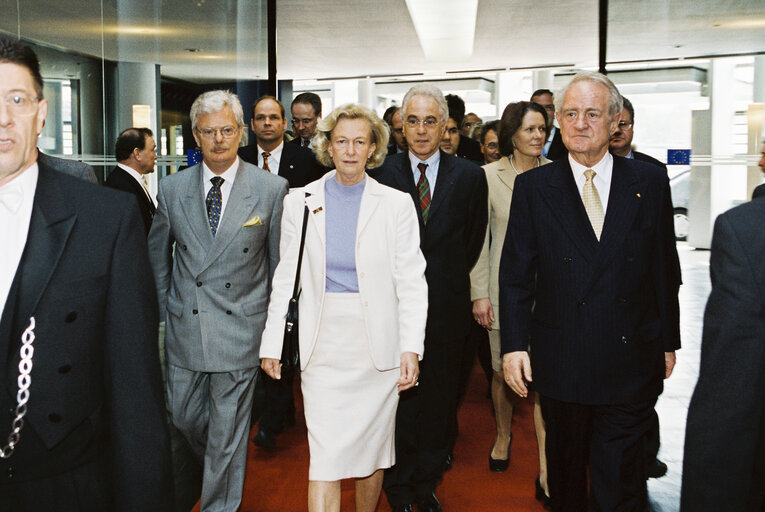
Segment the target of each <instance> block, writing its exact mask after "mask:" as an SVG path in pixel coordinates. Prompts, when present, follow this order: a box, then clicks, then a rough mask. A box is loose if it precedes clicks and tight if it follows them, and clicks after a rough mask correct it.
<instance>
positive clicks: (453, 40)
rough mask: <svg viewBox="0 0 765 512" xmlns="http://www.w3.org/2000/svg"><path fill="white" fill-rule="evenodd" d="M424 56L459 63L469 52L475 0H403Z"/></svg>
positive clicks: (473, 24)
mask: <svg viewBox="0 0 765 512" xmlns="http://www.w3.org/2000/svg"><path fill="white" fill-rule="evenodd" d="M406 6H407V8H408V9H409V16H411V18H412V23H413V24H414V28H415V30H416V31H417V38H418V39H419V40H420V46H421V47H422V51H423V53H425V58H426V59H427V60H429V61H435V62H459V61H463V60H466V59H469V58H470V57H471V56H472V55H473V43H474V40H475V20H476V13H477V12H478V0H406Z"/></svg>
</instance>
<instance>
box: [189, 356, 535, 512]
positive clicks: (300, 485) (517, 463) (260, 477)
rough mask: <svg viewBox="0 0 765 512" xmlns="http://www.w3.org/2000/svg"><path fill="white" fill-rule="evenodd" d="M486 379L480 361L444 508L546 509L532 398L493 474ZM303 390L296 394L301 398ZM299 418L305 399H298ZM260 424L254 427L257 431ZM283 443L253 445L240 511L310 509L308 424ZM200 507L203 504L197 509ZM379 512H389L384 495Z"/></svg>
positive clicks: (349, 500) (348, 505)
mask: <svg viewBox="0 0 765 512" xmlns="http://www.w3.org/2000/svg"><path fill="white" fill-rule="evenodd" d="M486 389H487V384H486V379H485V377H484V376H483V373H481V371H480V369H479V367H478V366H477V365H476V367H475V368H474V371H473V374H472V376H471V379H470V385H469V388H468V392H467V396H466V397H465V401H464V403H463V404H462V407H461V408H460V411H459V425H460V436H459V439H458V440H457V446H456V447H455V449H454V459H455V461H454V466H453V468H452V470H451V471H448V472H447V473H446V475H445V476H444V480H443V482H442V483H441V485H440V486H439V487H438V489H437V490H436V495H437V496H438V499H439V500H440V501H441V504H442V505H443V508H444V510H445V511H446V512H451V511H457V510H459V511H463V512H464V511H470V512H472V511H480V512H495V511H496V512H499V511H502V512H506V511H507V510H513V511H516V512H526V511H535V512H540V511H544V508H543V507H542V506H541V505H540V504H539V502H537V501H536V500H535V499H534V479H535V478H536V476H537V472H538V452H537V442H536V437H535V435H534V424H533V414H532V406H533V402H532V401H531V399H526V400H521V401H519V403H518V405H517V406H516V412H515V416H514V418H513V448H512V455H511V460H510V468H509V469H508V470H507V471H506V472H505V473H492V472H491V471H489V467H488V457H489V450H491V446H492V443H493V441H494V435H495V427H494V419H493V417H492V415H491V406H490V401H489V399H488V398H486ZM299 395H300V393H296V396H298V397H299ZM298 406H299V407H300V408H299V414H298V418H300V417H301V414H300V413H301V412H302V404H298ZM255 432H256V429H253V434H254V433H255ZM278 443H279V446H280V447H281V446H283V447H284V448H279V449H277V450H276V451H273V452H269V451H266V450H262V449H260V448H257V447H255V446H253V445H252V444H250V451H249V453H248V464H247V477H246V480H245V484H244V498H243V500H242V506H241V508H240V510H241V512H301V511H306V510H308V506H307V494H308V441H307V438H306V429H305V423H304V422H301V421H298V425H297V427H294V428H292V429H290V430H289V431H287V432H285V433H284V434H282V435H280V436H279V437H278ZM353 495H354V493H353V482H352V481H350V480H348V481H343V484H342V510H343V511H344V512H352V511H353V510H354V501H353ZM194 510H195V511H198V510H199V505H197V507H196V508H195V509H194ZM377 511H378V512H390V507H389V506H388V501H387V499H386V498H385V495H384V493H383V495H382V496H381V497H380V503H379V504H378V507H377Z"/></svg>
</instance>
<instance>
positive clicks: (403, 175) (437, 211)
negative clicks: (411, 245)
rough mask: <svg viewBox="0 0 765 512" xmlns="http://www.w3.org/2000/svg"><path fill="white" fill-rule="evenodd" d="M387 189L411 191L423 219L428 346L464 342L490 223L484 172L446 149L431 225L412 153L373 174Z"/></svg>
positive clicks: (399, 156) (398, 156)
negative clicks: (475, 271) (474, 272)
mask: <svg viewBox="0 0 765 512" xmlns="http://www.w3.org/2000/svg"><path fill="white" fill-rule="evenodd" d="M370 175H372V176H373V177H374V178H375V179H377V180H378V181H379V182H380V183H382V184H384V185H388V186H389V187H393V188H395V189H398V190H401V191H403V192H407V193H409V194H410V195H411V196H412V200H413V201H414V204H415V206H416V208H417V212H418V217H419V219H420V248H421V249H422V253H423V255H424V256H425V260H426V261H427V264H428V265H427V268H426V270H425V277H426V279H427V281H428V323H427V327H426V330H425V344H426V347H425V358H427V351H428V345H429V343H434V342H435V343H448V342H452V341H456V340H460V339H464V338H465V337H466V336H467V335H468V332H469V330H470V325H471V321H472V316H471V302H470V270H471V269H472V268H473V265H475V263H476V261H478V256H479V254H480V253H481V247H482V246H483V237H484V234H485V232H486V225H487V223H488V205H487V201H488V188H487V185H486V176H485V175H484V173H483V170H482V169H481V168H480V167H478V166H477V165H475V164H473V163H472V162H468V161H466V160H463V159H459V158H455V157H453V156H450V155H447V154H446V153H444V152H443V151H441V163H440V164H439V169H438V178H437V179H436V184H435V188H434V193H433V198H432V201H431V204H430V213H429V218H428V223H427V225H423V224H422V212H420V201H419V199H418V198H417V189H416V188H415V182H414V175H413V174H412V168H411V164H410V162H409V153H408V152H407V153H399V154H396V155H391V156H389V157H387V158H386V159H385V162H384V163H383V165H382V167H380V168H379V169H376V170H374V171H371V172H370Z"/></svg>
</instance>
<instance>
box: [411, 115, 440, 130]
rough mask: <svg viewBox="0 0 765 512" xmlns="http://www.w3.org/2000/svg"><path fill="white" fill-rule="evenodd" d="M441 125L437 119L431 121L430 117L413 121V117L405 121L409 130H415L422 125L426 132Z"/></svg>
mask: <svg viewBox="0 0 765 512" xmlns="http://www.w3.org/2000/svg"><path fill="white" fill-rule="evenodd" d="M439 124H441V123H440V122H439V121H438V120H437V119H433V118H431V117H429V118H427V119H415V118H414V117H412V118H410V119H407V120H406V125H407V126H408V127H409V128H417V127H418V126H420V125H422V126H424V127H425V128H427V129H428V130H432V129H433V128H435V127H436V126H438V125H439Z"/></svg>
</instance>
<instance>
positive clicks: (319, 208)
mask: <svg viewBox="0 0 765 512" xmlns="http://www.w3.org/2000/svg"><path fill="white" fill-rule="evenodd" d="M322 210H323V208H322V207H321V206H319V207H318V208H316V209H315V210H314V211H313V213H319V212H320V211H322Z"/></svg>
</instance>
